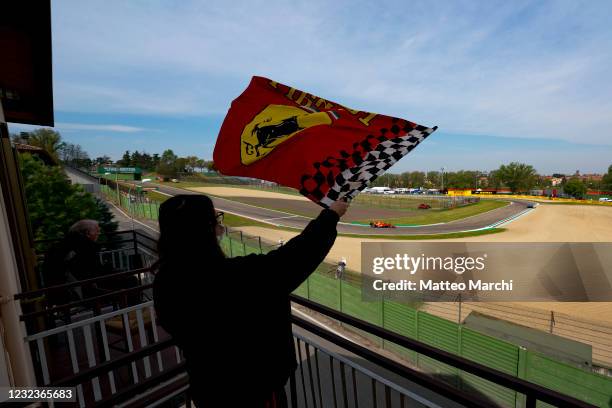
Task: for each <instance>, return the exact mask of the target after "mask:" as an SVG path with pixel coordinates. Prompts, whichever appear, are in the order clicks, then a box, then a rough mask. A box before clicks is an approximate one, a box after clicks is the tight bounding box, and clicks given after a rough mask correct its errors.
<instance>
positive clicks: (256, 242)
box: [222, 231, 612, 407]
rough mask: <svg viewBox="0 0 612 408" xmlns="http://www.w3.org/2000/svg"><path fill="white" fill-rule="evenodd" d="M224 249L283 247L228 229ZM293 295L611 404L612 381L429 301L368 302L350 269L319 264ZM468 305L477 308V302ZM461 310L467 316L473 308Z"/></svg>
mask: <svg viewBox="0 0 612 408" xmlns="http://www.w3.org/2000/svg"><path fill="white" fill-rule="evenodd" d="M222 246H223V248H224V250H225V251H226V253H227V254H228V255H229V256H240V255H246V254H250V253H266V252H268V251H269V250H271V249H274V248H277V247H278V246H279V244H278V243H269V242H266V241H264V240H261V238H260V237H253V236H250V235H247V234H244V233H242V232H241V231H228V234H226V236H225V237H224V239H223V241H222ZM230 251H231V255H230ZM294 293H295V294H296V295H298V296H302V297H304V298H307V299H309V300H312V301H313V302H317V303H319V304H322V305H324V306H328V307H331V308H333V309H335V310H338V311H341V312H343V313H346V314H349V315H352V316H354V317H356V318H359V319H362V320H365V321H367V322H369V323H372V324H375V325H378V326H380V327H384V328H385V329H389V330H392V331H394V332H396V333H398V334H401V335H404V336H407V337H410V338H413V339H415V340H419V341H422V342H424V343H427V344H429V345H431V346H434V347H438V348H440V349H442V350H445V351H448V352H451V353H454V354H457V355H459V356H462V357H465V358H468V359H470V360H473V361H475V362H478V363H481V364H484V365H486V366H489V367H491V368H494V369H497V370H500V371H503V372H505V373H508V374H510V375H514V376H516V377H518V378H522V379H525V380H527V381H532V382H534V383H537V384H540V385H542V386H544V387H547V388H550V389H552V390H556V391H559V392H563V393H565V394H567V395H571V396H573V397H575V398H578V399H581V400H584V401H586V402H589V403H591V404H594V405H597V406H601V407H610V406H612V405H611V404H612V378H610V377H607V376H604V375H601V374H597V373H594V372H589V371H586V370H585V369H583V368H580V367H575V366H572V365H570V364H567V363H565V362H560V361H556V360H554V359H552V358H550V357H548V356H545V355H543V354H541V353H538V352H536V351H533V350H527V349H525V348H523V347H519V346H517V345H515V344H512V343H509V342H506V341H504V340H501V339H498V338H494V337H491V336H488V335H485V334H482V333H479V332H477V331H475V330H472V329H469V328H467V327H465V326H463V325H462V324H460V323H455V321H457V320H455V319H456V317H455V319H453V318H451V320H449V317H450V316H445V317H444V318H443V317H440V316H435V315H434V314H432V313H430V312H428V311H424V310H423V309H427V307H428V306H429V305H431V303H427V304H417V303H413V304H402V303H398V302H395V301H390V300H388V299H384V298H383V297H381V298H380V299H379V300H378V301H374V302H372V301H364V300H362V294H361V285H360V278H359V276H358V275H356V274H354V273H350V272H348V271H344V273H342V272H339V271H338V268H337V265H333V264H330V263H323V264H321V265H320V266H319V268H317V270H316V271H315V272H314V273H313V274H311V275H310V277H309V278H308V279H307V280H306V281H304V283H303V284H302V285H301V286H300V287H299V288H298V289H296V291H295V292H294ZM479 304H480V305H483V306H485V307H486V305H487V304H486V303H479ZM434 305H435V304H434ZM470 305H473V302H472V303H471V304H470ZM455 307H458V305H455ZM463 310H464V313H466V314H467V313H469V311H470V308H469V307H467V308H464V309H463ZM483 313H486V311H483ZM516 313H520V312H518V311H517V312H516ZM453 320H455V321H453ZM345 327H346V326H345ZM349 329H350V330H351V331H353V332H355V333H356V334H358V335H360V336H361V337H363V338H365V339H367V341H369V342H371V343H372V344H373V345H374V346H377V347H379V348H382V349H384V350H387V351H390V352H392V353H394V355H397V356H401V358H402V359H403V360H404V361H405V362H407V363H408V364H409V365H411V366H413V367H415V368H418V369H419V370H421V371H423V372H426V373H428V374H431V375H433V376H435V377H438V378H439V379H442V380H444V381H446V382H448V383H449V384H451V385H453V386H455V387H458V388H460V389H463V390H466V391H470V390H477V391H478V392H479V393H481V394H484V395H485V396H486V397H487V398H489V399H491V400H492V401H495V402H496V403H497V404H499V405H501V406H504V407H522V406H524V405H525V400H524V396H523V395H522V394H520V393H516V392H514V391H512V390H510V389H507V388H505V387H502V386H500V385H497V384H494V383H492V382H489V381H487V380H484V379H482V378H479V377H476V376H474V375H471V374H469V373H466V372H463V371H462V370H459V369H456V368H454V367H451V366H448V365H446V364H443V363H440V362H438V361H437V360H434V359H431V358H429V357H426V356H423V355H420V354H419V353H416V352H414V351H412V350H408V349H405V348H402V347H399V346H397V345H395V344H393V343H390V342H386V341H383V340H382V339H380V338H378V337H374V336H372V335H370V334H367V333H365V332H362V331H360V330H358V329H355V328H350V327H349ZM562 335H564V336H565V335H566V334H562ZM608 337H610V336H608ZM602 338H603V337H602ZM594 357H595V356H594ZM547 406H549V405H547V404H545V403H542V402H538V407H547Z"/></svg>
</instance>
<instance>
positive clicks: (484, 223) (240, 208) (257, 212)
mask: <svg viewBox="0 0 612 408" xmlns="http://www.w3.org/2000/svg"><path fill="white" fill-rule="evenodd" d="M156 186H157V187H158V188H159V192H161V193H163V194H168V195H178V194H201V193H198V192H195V191H189V190H185V189H182V188H177V187H170V186H162V185H159V184H156ZM210 198H211V199H212V200H213V202H214V204H215V208H217V209H218V210H220V211H224V212H227V213H230V214H235V215H239V216H241V217H245V218H250V219H253V220H256V221H260V222H265V223H268V224H272V225H275V226H279V227H289V228H295V229H299V230H302V229H304V227H305V226H306V224H308V222H310V220H311V219H310V218H308V217H303V216H300V215H294V214H290V213H286V212H282V211H276V210H271V209H268V208H263V207H256V206H253V205H249V204H244V203H240V202H237V201H233V200H229V199H226V198H221V197H214V196H210ZM508 201H509V204H508V205H507V206H504V207H501V208H497V209H494V210H491V211H488V212H484V213H482V214H477V215H474V216H471V217H467V218H463V219H460V220H456V221H451V222H448V223H441V224H431V225H423V226H414V227H398V228H371V227H369V226H363V225H355V224H349V223H342V222H341V223H339V224H338V233H340V234H360V235H381V236H385V235H427V234H449V233H454V232H466V231H477V230H483V229H487V228H494V227H498V226H501V225H502V224H504V223H506V222H509V221H511V220H513V219H515V218H517V217H519V216H521V215H523V214H525V213H527V212H528V211H533V209H530V208H528V204H530V201H526V200H508Z"/></svg>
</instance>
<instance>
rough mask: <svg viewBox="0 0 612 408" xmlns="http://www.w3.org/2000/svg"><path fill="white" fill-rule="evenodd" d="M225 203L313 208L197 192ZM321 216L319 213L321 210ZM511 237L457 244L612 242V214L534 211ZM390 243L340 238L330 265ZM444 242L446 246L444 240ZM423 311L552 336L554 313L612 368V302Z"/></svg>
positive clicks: (285, 234) (237, 193) (576, 209)
mask: <svg viewBox="0 0 612 408" xmlns="http://www.w3.org/2000/svg"><path fill="white" fill-rule="evenodd" d="M197 190H198V191H202V192H204V193H206V192H208V193H211V194H217V195H220V196H225V197H247V196H248V197H251V198H253V199H259V200H261V199H265V200H270V199H275V200H281V199H282V200H294V202H295V201H300V202H302V204H303V205H310V203H309V202H308V201H307V200H306V199H305V198H303V197H299V196H292V195H287V194H282V193H276V192H271V191H261V190H247V189H238V188H228V187H206V188H202V189H197ZM317 211H318V209H317ZM503 227H504V228H506V229H507V231H505V232H503V233H499V234H493V235H482V236H476V237H466V238H457V239H451V240H444V241H459V242H612V208H609V207H604V206H589V205H584V206H581V205H546V204H543V205H539V206H538V207H537V208H536V209H535V210H534V211H531V212H529V213H527V214H526V215H524V216H522V217H519V218H518V219H516V220H514V221H513V222H511V223H510V224H507V225H504V226H503ZM241 229H242V230H243V231H244V232H245V233H247V234H250V235H256V236H261V237H262V238H265V239H267V240H269V241H274V242H278V240H279V239H282V240H283V241H287V240H289V239H291V238H292V237H293V236H295V235H296V234H297V232H290V231H283V230H274V229H269V228H262V227H243V228H241ZM368 241H384V239H370V238H368V239H361V238H348V237H338V239H337V240H336V243H335V245H334V247H333V248H332V250H331V252H330V254H329V256H328V257H327V261H329V262H332V263H336V262H338V260H340V259H341V258H343V257H344V258H346V260H347V266H348V267H349V268H350V269H352V270H354V271H360V270H361V242H368ZM440 241H441V240H440ZM423 310H425V311H427V312H428V313H431V314H434V315H436V316H439V317H443V318H445V319H449V320H452V321H457V320H458V319H460V320H463V319H465V317H466V316H467V315H468V313H469V312H470V311H472V310H474V311H478V312H481V313H485V314H488V315H490V316H494V317H497V318H499V319H504V320H507V321H511V322H514V323H517V324H521V325H524V326H528V327H532V328H536V329H539V330H543V331H549V330H550V318H551V312H554V318H555V324H554V326H553V333H555V334H557V335H560V336H563V337H566V338H570V339H573V340H576V341H580V342H583V343H586V344H590V345H591V346H592V347H593V360H594V362H596V363H597V364H602V365H604V366H608V367H611V366H612V302H591V303H578V302H503V303H501V302H497V303H495V302H488V303H485V302H468V303H464V304H463V307H462V313H461V316H459V313H458V304H457V303H443V302H437V303H427V304H425V305H424V306H423Z"/></svg>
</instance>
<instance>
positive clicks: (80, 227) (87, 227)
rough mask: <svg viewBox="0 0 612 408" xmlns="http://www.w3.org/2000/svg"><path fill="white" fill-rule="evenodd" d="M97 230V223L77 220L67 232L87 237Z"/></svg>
mask: <svg viewBox="0 0 612 408" xmlns="http://www.w3.org/2000/svg"><path fill="white" fill-rule="evenodd" d="M96 228H98V221H96V220H79V221H77V222H75V223H74V224H72V226H71V227H70V229H69V230H68V232H70V233H75V234H80V235H87V234H89V233H93V232H95V231H96Z"/></svg>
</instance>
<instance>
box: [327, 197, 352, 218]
mask: <svg viewBox="0 0 612 408" xmlns="http://www.w3.org/2000/svg"><path fill="white" fill-rule="evenodd" d="M349 205H350V203H349V202H348V201H344V200H338V201H334V202H333V203H332V204H331V205H330V206H329V209H330V210H332V211H335V212H336V214H338V217H342V216H343V215H344V213H345V212H346V210H348V208H349Z"/></svg>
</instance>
